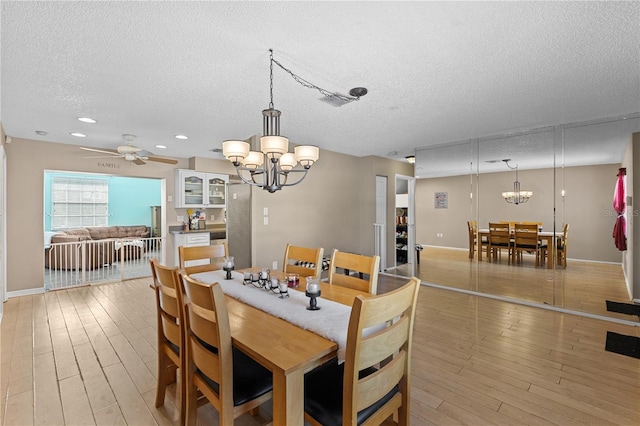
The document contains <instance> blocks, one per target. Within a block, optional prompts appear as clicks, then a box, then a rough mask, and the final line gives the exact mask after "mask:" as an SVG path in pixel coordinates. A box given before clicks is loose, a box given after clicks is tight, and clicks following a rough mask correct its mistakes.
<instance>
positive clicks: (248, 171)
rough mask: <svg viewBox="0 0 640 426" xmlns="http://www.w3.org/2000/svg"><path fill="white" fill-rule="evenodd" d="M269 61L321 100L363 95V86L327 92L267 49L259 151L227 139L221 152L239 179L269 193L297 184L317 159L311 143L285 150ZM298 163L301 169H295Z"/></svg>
mask: <svg viewBox="0 0 640 426" xmlns="http://www.w3.org/2000/svg"><path fill="white" fill-rule="evenodd" d="M273 64H276V65H277V66H279V67H280V68H282V69H283V70H284V71H286V72H287V73H288V74H290V75H291V77H293V79H294V80H295V81H297V82H298V83H300V84H301V85H303V86H304V87H307V88H311V89H317V90H318V91H319V92H320V93H322V95H323V96H324V98H323V100H324V101H325V102H328V103H330V104H334V105H336V106H339V105H343V104H345V103H348V102H351V101H357V100H359V99H360V97H361V96H364V95H366V94H367V89H366V88H364V87H354V88H353V89H351V90H350V91H349V94H350V95H351V96H346V95H342V94H340V93H334V92H330V91H328V90H325V89H322V88H321V87H318V86H316V85H314V84H312V83H309V82H308V81H307V80H305V79H303V78H301V77H299V76H297V75H296V74H294V73H293V72H291V71H290V70H288V69H287V68H285V67H284V66H282V64H280V63H279V62H278V61H276V60H275V59H273V49H269V71H270V86H269V96H270V101H269V108H267V109H265V110H263V111H262V137H261V138H260V151H251V145H250V144H249V143H248V142H246V141H239V140H228V141H224V142H223V143H222V154H223V155H224V156H225V157H226V158H227V160H229V161H231V162H232V163H233V165H234V167H235V168H236V173H237V174H238V176H239V177H240V179H241V180H242V181H243V182H244V183H247V184H249V185H254V186H257V187H259V188H262V189H264V190H267V191H269V192H270V193H273V192H276V191H278V190H280V189H282V188H283V187H285V186H293V185H297V184H299V183H300V182H302V180H303V179H304V178H305V177H306V176H307V172H308V171H309V169H310V168H311V166H312V165H313V164H314V163H315V162H316V161H318V158H319V157H320V150H319V149H318V147H317V146H313V145H300V146H296V147H295V148H294V152H293V153H291V152H289V139H287V138H286V137H284V136H281V135H280V114H281V113H280V111H278V110H277V109H275V108H274V107H273ZM298 164H300V166H301V168H295V167H296V166H297V165H298ZM292 174H300V176H298V178H297V180H296V181H294V182H291V181H289V178H290V176H291V175H292Z"/></svg>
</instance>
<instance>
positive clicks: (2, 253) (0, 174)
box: [0, 144, 7, 321]
mask: <svg viewBox="0 0 640 426" xmlns="http://www.w3.org/2000/svg"><path fill="white" fill-rule="evenodd" d="M6 193H7V155H6V153H5V150H4V145H2V144H0V321H2V316H3V314H4V302H6V301H7V256H6V253H7V238H6V229H7V204H6V202H5V200H6Z"/></svg>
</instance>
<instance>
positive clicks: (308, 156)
mask: <svg viewBox="0 0 640 426" xmlns="http://www.w3.org/2000/svg"><path fill="white" fill-rule="evenodd" d="M294 151H295V153H296V160H298V162H299V163H300V164H302V166H303V167H304V168H305V169H308V168H309V167H311V166H312V165H313V163H315V162H316V161H318V158H320V149H319V148H318V147H317V146H312V145H302V146H296V147H295V149H294Z"/></svg>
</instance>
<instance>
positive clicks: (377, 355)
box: [358, 317, 409, 366]
mask: <svg viewBox="0 0 640 426" xmlns="http://www.w3.org/2000/svg"><path fill="white" fill-rule="evenodd" d="M408 321H409V320H408V318H406V317H403V318H402V319H400V320H399V321H397V322H396V323H395V324H393V325H391V326H389V329H388V330H384V331H383V332H382V333H378V334H375V335H373V336H369V337H367V338H363V339H362V342H361V345H362V346H361V349H360V353H359V358H358V360H359V363H360V365H361V366H367V365H368V366H372V365H375V364H377V363H379V362H380V361H382V360H384V359H385V358H387V357H389V356H391V355H393V353H394V351H396V350H397V349H398V348H400V347H402V345H403V343H404V342H406V340H407V338H408V337H409V336H408V333H409V325H408V324H407V322H408Z"/></svg>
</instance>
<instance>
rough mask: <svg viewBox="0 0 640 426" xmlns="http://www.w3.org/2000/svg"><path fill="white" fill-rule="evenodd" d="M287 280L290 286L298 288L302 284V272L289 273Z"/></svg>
mask: <svg viewBox="0 0 640 426" xmlns="http://www.w3.org/2000/svg"><path fill="white" fill-rule="evenodd" d="M286 280H287V284H288V285H289V287H293V288H296V287H298V286H299V285H300V274H293V273H290V274H287V277H286Z"/></svg>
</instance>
